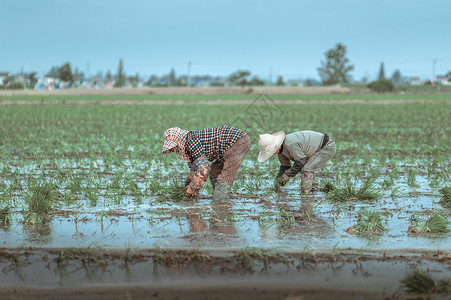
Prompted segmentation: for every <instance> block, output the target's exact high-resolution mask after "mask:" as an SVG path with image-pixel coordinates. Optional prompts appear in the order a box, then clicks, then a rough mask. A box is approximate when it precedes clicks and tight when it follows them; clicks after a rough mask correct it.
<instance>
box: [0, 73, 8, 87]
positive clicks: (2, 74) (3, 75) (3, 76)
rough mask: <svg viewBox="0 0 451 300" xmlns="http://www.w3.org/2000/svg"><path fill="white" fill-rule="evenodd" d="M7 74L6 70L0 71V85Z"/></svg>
mask: <svg viewBox="0 0 451 300" xmlns="http://www.w3.org/2000/svg"><path fill="white" fill-rule="evenodd" d="M8 76H9V73H8V72H0V85H3V80H5V79H6V78H7V77H8Z"/></svg>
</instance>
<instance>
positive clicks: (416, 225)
mask: <svg viewBox="0 0 451 300" xmlns="http://www.w3.org/2000/svg"><path fill="white" fill-rule="evenodd" d="M409 221H410V224H411V225H410V226H409V228H408V231H409V232H410V233H447V232H450V231H451V230H450V229H449V225H450V224H451V222H450V221H449V220H448V216H447V215H445V214H444V213H442V212H439V211H435V212H433V213H432V215H431V216H430V217H426V216H424V215H421V214H413V215H412V216H410V218H409Z"/></svg>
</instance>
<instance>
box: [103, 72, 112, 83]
mask: <svg viewBox="0 0 451 300" xmlns="http://www.w3.org/2000/svg"><path fill="white" fill-rule="evenodd" d="M111 80H113V75H111V72H110V70H108V71H107V72H106V74H105V81H111Z"/></svg>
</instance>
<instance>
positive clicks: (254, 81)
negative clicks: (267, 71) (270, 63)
mask: <svg viewBox="0 0 451 300" xmlns="http://www.w3.org/2000/svg"><path fill="white" fill-rule="evenodd" d="M248 84H249V85H252V86H263V85H265V82H264V81H263V80H261V79H260V78H258V77H257V76H254V77H252V79H251V80H250V81H249V83H248Z"/></svg>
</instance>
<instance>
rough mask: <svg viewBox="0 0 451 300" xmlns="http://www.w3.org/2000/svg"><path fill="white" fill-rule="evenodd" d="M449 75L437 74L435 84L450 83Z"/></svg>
mask: <svg viewBox="0 0 451 300" xmlns="http://www.w3.org/2000/svg"><path fill="white" fill-rule="evenodd" d="M450 79H451V78H450V77H449V76H448V75H439V76H437V84H441V85H451V81H450Z"/></svg>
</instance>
